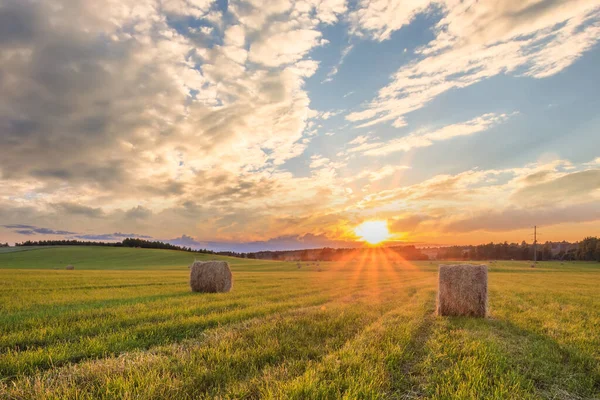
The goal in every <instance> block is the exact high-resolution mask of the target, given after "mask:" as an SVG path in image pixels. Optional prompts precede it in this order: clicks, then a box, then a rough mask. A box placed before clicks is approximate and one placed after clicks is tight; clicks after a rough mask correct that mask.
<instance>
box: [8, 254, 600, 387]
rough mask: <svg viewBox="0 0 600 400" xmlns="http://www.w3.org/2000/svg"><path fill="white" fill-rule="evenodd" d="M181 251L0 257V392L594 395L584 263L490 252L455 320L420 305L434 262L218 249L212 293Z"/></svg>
mask: <svg viewBox="0 0 600 400" xmlns="http://www.w3.org/2000/svg"><path fill="white" fill-rule="evenodd" d="M194 257H196V258H199V259H208V258H215V257H211V256H199V255H196V254H191V253H185V252H178V251H166V250H147V249H122V248H104V247H59V248H43V249H33V250H29V251H19V252H2V253H0V398H1V399H63V398H77V399H114V398H126V399H192V398H272V399H284V398H297V399H334V398H347V399H355V398H381V399H412V398H434V399H455V398H464V399H476V398H486V399H488V398H489V399H494V398H496V399H505V398H511V399H539V398H542V399H598V398H600V264H599V263H565V264H564V265H562V264H561V263H558V262H547V263H545V262H543V263H539V264H538V265H537V267H536V268H530V263H525V262H501V261H500V262H497V263H495V264H492V265H490V277H489V280H490V318H488V319H468V318H440V317H436V316H435V315H434V309H435V294H436V278H437V264H435V263H430V262H409V261H403V260H400V259H396V258H394V257H393V256H392V255H390V254H388V253H387V252H385V251H384V250H373V252H372V253H371V254H370V255H369V256H368V257H363V258H351V259H349V260H348V261H347V262H336V263H323V262H322V263H320V266H318V267H317V266H316V265H312V264H311V265H307V263H303V266H302V268H301V269H298V268H297V266H296V263H291V262H272V261H257V260H243V259H234V258H227V259H228V261H229V262H230V263H231V266H232V270H233V273H234V280H235V282H234V288H233V291H232V292H231V293H227V294H198V293H191V292H190V290H189V287H188V269H187V266H188V265H189V264H190V263H191V262H192V261H193V260H194ZM218 258H225V257H218ZM67 264H73V265H74V266H75V270H74V271H66V270H64V266H65V265H67ZM57 268H58V269H57ZM319 269H322V270H321V271H319Z"/></svg>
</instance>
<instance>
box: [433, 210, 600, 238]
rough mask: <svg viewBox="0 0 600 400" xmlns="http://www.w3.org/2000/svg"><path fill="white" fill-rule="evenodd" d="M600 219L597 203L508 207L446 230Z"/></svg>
mask: <svg viewBox="0 0 600 400" xmlns="http://www.w3.org/2000/svg"><path fill="white" fill-rule="evenodd" d="M596 220H600V209H599V208H598V205H597V204H596V203H586V204H576V205H570V206H566V207H557V208H546V209H544V208H542V209H539V208H538V209H534V208H529V209H522V208H509V209H506V210H502V211H496V210H486V211H485V212H481V213H478V214H477V215H474V216H472V217H470V218H466V219H460V220H457V221H453V222H451V223H449V224H447V225H446V226H445V227H444V230H445V231H446V232H472V231H478V230H484V231H500V232H504V231H512V230H517V229H529V228H531V227H533V226H534V225H538V226H551V225H556V224H561V223H576V222H586V221H596Z"/></svg>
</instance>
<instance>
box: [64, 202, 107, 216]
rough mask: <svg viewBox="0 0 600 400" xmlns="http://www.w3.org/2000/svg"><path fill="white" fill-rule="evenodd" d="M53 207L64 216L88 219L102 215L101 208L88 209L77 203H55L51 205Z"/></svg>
mask: <svg viewBox="0 0 600 400" xmlns="http://www.w3.org/2000/svg"><path fill="white" fill-rule="evenodd" d="M53 207H54V208H56V209H57V210H58V211H60V212H64V213H66V214H71V215H83V216H85V217H89V218H100V217H102V216H103V215H104V211H103V210H102V209H101V208H94V207H88V206H85V205H81V204H77V203H68V202H64V203H57V204H53Z"/></svg>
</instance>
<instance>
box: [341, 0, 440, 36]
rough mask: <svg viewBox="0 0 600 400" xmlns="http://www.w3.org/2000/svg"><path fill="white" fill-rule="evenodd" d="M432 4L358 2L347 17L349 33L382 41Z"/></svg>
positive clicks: (393, 0) (418, 1)
mask: <svg viewBox="0 0 600 400" xmlns="http://www.w3.org/2000/svg"><path fill="white" fill-rule="evenodd" d="M432 4H434V2H433V1H431V0H413V1H404V0H360V1H359V2H358V5H357V7H356V9H355V10H354V11H352V12H351V13H350V15H349V17H348V19H349V21H350V24H351V31H352V32H353V33H354V34H356V35H358V36H368V37H371V38H373V39H375V40H378V41H383V40H386V39H389V38H390V36H391V34H392V33H393V32H394V31H396V30H398V29H400V28H402V27H403V26H405V25H408V24H409V23H410V22H411V21H412V20H413V18H414V17H415V16H416V15H417V14H418V13H421V12H424V11H425V10H427V9H428V8H429V7H430V6H431V5H432Z"/></svg>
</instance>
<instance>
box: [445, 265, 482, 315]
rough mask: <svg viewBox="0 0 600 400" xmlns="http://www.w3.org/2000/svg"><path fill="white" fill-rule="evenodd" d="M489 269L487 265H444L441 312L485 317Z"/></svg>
mask: <svg viewBox="0 0 600 400" xmlns="http://www.w3.org/2000/svg"><path fill="white" fill-rule="evenodd" d="M487 272H488V271H487V265H469V264H456V265H440V268H439V286H438V299H437V314H438V315H441V316H468V317H485V316H486V315H487V303H488V293H487V292H488V290H487V287H488V282H487V281H488V279H487Z"/></svg>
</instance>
